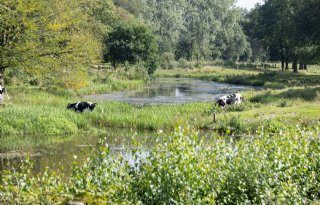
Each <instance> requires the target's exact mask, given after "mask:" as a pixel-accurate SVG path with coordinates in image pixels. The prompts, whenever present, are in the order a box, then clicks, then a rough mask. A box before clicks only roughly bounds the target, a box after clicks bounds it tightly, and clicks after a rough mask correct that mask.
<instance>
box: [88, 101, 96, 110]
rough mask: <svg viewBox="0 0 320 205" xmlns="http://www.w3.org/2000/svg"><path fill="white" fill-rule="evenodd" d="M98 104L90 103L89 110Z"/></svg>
mask: <svg viewBox="0 0 320 205" xmlns="http://www.w3.org/2000/svg"><path fill="white" fill-rule="evenodd" d="M97 104H98V103H90V105H89V110H90V111H92V110H93V109H94V108H95V107H96V105H97Z"/></svg>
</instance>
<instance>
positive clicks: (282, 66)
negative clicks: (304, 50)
mask: <svg viewBox="0 0 320 205" xmlns="http://www.w3.org/2000/svg"><path fill="white" fill-rule="evenodd" d="M280 45H281V51H280V58H281V70H282V71H284V56H283V46H282V43H280Z"/></svg>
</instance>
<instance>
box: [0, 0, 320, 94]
mask: <svg viewBox="0 0 320 205" xmlns="http://www.w3.org/2000/svg"><path fill="white" fill-rule="evenodd" d="M319 10H320V4H319V0H266V1H265V4H264V5H257V6H256V8H255V9H253V10H252V11H250V12H248V11H244V10H241V9H240V8H238V7H236V6H235V0H219V1H216V0H113V1H112V0H59V1H58V0H49V1H47V0H24V1H20V0H0V12H1V18H0V25H1V26H0V84H1V85H2V86H4V81H7V80H9V79H12V78H18V79H23V78H24V77H25V76H32V78H33V79H41V80H42V81H43V82H44V83H43V84H47V85H54V86H63V87H68V88H73V89H78V88H81V87H83V86H85V85H86V84H87V83H88V82H87V81H88V80H87V79H88V78H87V73H88V72H87V68H88V65H90V64H99V63H103V62H110V63H112V65H113V67H117V65H119V64H125V65H132V64H139V65H141V66H142V67H144V68H146V70H147V71H148V73H149V74H152V73H153V72H154V70H155V69H156V68H157V67H158V65H159V60H160V59H161V58H160V57H161V56H162V57H163V56H164V57H165V58H168V57H170V58H173V59H175V60H177V61H179V62H185V61H196V62H201V61H212V60H223V61H229V62H236V61H252V62H255V61H260V62H263V61H269V60H271V61H281V62H282V68H283V69H285V68H288V63H290V62H293V68H294V70H295V71H297V69H298V64H299V63H300V69H306V68H307V64H311V63H317V61H318V60H319V53H320V49H319V47H320V46H319V41H320V37H319V36H320V31H319V25H318V24H319V22H320V17H319V15H318V11H319ZM162 59H163V58H162ZM127 68H128V66H127ZM11 82H12V81H11Z"/></svg>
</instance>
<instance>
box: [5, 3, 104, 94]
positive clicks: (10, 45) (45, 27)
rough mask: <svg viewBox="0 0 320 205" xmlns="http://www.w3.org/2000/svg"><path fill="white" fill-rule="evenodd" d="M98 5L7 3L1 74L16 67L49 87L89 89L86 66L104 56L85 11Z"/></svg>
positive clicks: (91, 22)
mask: <svg viewBox="0 0 320 205" xmlns="http://www.w3.org/2000/svg"><path fill="white" fill-rule="evenodd" d="M94 3H95V1H94V0H92V1H78V0H75V1H62V2H61V1H50V2H47V1H38V0H37V1H35V0H28V1H17V0H14V1H7V0H3V1H2V2H1V7H0V9H1V13H2V14H3V15H2V18H1V19H0V21H1V22H0V23H1V25H2V26H1V30H0V33H1V35H0V36H1V41H0V43H1V49H0V54H1V56H0V59H1V60H0V73H3V71H4V70H7V69H9V70H10V69H16V68H18V69H20V70H23V71H24V72H26V73H28V74H29V75H32V76H33V77H39V78H41V79H43V80H44V81H45V83H46V84H49V85H52V84H53V85H58V86H64V87H69V88H73V89H78V88H80V87H83V86H85V85H86V84H87V79H86V72H85V69H84V68H85V65H88V64H89V63H92V62H93V61H94V60H96V59H99V58H100V55H101V44H100V42H99V36H97V35H96V34H97V33H98V32H96V33H95V30H94V29H93V28H94V26H93V25H96V24H95V21H93V19H92V17H91V16H90V12H87V10H86V9H85V8H86V7H88V8H91V6H92V4H94ZM89 25H90V26H89Z"/></svg>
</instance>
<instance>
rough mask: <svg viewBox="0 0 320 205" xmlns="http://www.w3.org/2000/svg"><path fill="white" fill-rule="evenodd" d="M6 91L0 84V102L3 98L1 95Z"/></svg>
mask: <svg viewBox="0 0 320 205" xmlns="http://www.w3.org/2000/svg"><path fill="white" fill-rule="evenodd" d="M5 92H6V89H5V88H4V87H2V86H1V85H0V102H2V100H3V95H4V93H5Z"/></svg>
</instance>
